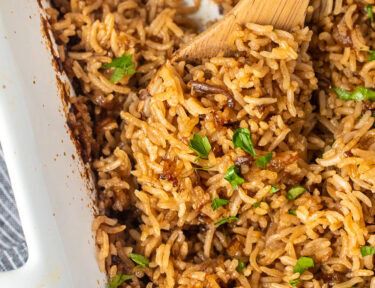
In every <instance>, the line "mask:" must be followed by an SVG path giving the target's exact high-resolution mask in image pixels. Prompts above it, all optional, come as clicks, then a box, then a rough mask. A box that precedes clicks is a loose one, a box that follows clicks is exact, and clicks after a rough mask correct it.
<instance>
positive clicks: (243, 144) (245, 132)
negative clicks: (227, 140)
mask: <svg viewBox="0 0 375 288" xmlns="http://www.w3.org/2000/svg"><path fill="white" fill-rule="evenodd" d="M232 141H233V144H234V148H241V149H243V150H244V151H246V152H247V153H249V154H250V155H251V156H253V157H256V153H255V150H254V145H253V142H252V141H251V133H250V130H249V129H247V128H238V129H237V130H236V131H234V134H233V138H232Z"/></svg>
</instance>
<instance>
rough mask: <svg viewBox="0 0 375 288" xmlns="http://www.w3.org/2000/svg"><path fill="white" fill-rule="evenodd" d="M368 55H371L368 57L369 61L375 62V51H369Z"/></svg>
mask: <svg viewBox="0 0 375 288" xmlns="http://www.w3.org/2000/svg"><path fill="white" fill-rule="evenodd" d="M368 53H369V55H368V61H372V60H375V51H374V50H369V51H368Z"/></svg>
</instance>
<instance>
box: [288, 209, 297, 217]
mask: <svg viewBox="0 0 375 288" xmlns="http://www.w3.org/2000/svg"><path fill="white" fill-rule="evenodd" d="M288 212H289V214H290V215H294V216H297V210H296V209H289V211H288Z"/></svg>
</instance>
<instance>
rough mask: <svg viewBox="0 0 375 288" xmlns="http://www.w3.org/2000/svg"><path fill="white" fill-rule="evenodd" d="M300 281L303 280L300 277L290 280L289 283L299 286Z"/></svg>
mask: <svg viewBox="0 0 375 288" xmlns="http://www.w3.org/2000/svg"><path fill="white" fill-rule="evenodd" d="M299 283H301V280H299V279H296V280H291V281H289V284H290V285H292V286H293V287H295V286H297V285H298V284H299Z"/></svg>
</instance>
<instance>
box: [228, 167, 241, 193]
mask: <svg viewBox="0 0 375 288" xmlns="http://www.w3.org/2000/svg"><path fill="white" fill-rule="evenodd" d="M224 179H225V180H227V181H228V182H229V183H230V185H232V188H233V189H238V185H241V184H243V183H244V182H245V179H243V178H242V177H241V176H240V169H239V168H238V167H237V166H235V165H233V166H230V167H229V168H228V170H227V172H225V175H224Z"/></svg>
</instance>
